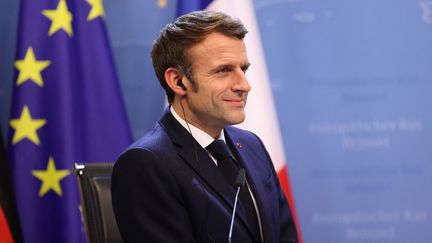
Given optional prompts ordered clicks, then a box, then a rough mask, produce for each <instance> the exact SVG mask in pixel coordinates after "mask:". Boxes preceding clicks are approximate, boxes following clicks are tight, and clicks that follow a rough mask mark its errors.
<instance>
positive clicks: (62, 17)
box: [42, 0, 73, 36]
mask: <svg viewBox="0 0 432 243" xmlns="http://www.w3.org/2000/svg"><path fill="white" fill-rule="evenodd" d="M42 14H43V15H45V17H47V18H49V19H50V20H51V27H50V29H49V32H48V35H49V36H51V35H53V34H54V33H55V32H57V31H58V30H60V29H63V30H64V31H66V33H67V34H68V35H69V36H72V18H73V17H72V13H71V12H69V9H68V8H67V5H66V0H60V1H59V3H58V5H57V8H56V9H55V10H47V9H46V10H43V11H42Z"/></svg>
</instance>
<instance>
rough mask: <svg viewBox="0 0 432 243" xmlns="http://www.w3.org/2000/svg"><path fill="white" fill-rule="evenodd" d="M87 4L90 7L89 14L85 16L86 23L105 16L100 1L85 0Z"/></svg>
mask: <svg viewBox="0 0 432 243" xmlns="http://www.w3.org/2000/svg"><path fill="white" fill-rule="evenodd" d="M87 3H88V4H90V5H91V10H90V13H89V15H88V16H87V21H92V20H93V19H95V18H97V17H104V16H105V10H104V7H103V4H102V0H87Z"/></svg>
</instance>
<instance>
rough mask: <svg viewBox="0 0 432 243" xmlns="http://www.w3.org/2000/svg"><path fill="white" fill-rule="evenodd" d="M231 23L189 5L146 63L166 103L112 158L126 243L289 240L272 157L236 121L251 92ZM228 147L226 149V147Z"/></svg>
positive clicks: (237, 31)
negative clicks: (242, 174) (242, 178)
mask: <svg viewBox="0 0 432 243" xmlns="http://www.w3.org/2000/svg"><path fill="white" fill-rule="evenodd" d="M246 33H247V30H246V29H245V28H244V26H243V25H242V23H241V22H240V21H239V20H236V19H233V18H231V17H229V16H227V15H225V14H223V13H220V12H211V11H199V12H194V13H191V14H187V15H184V16H181V17H179V18H178V19H176V20H175V21H174V22H172V23H171V24H168V25H167V26H166V27H165V28H164V29H163V30H162V31H161V32H160V33H159V36H158V37H157V39H156V40H155V42H154V45H153V49H152V61H153V66H154V69H155V73H156V75H157V77H158V79H159V81H160V83H161V85H162V87H163V88H164V89H165V92H166V94H167V96H168V101H169V103H170V107H169V109H167V111H165V114H164V115H163V117H162V118H161V119H160V120H159V122H158V123H157V124H156V126H155V128H154V129H153V130H152V131H151V132H149V133H148V134H147V135H145V136H144V137H143V138H142V139H140V140H139V141H138V142H136V143H135V144H133V145H132V146H131V147H129V148H128V149H127V150H126V151H125V152H124V153H123V154H122V155H121V156H120V157H119V159H118V161H117V162H116V165H115V167H114V171H113V175H112V201H113V208H114V212H115V215H116V219H117V223H118V226H119V229H120V233H121V235H122V237H123V239H124V240H125V241H126V242H228V235H229V228H230V222H231V214H232V212H233V205H234V198H235V195H236V188H237V187H238V186H239V185H234V184H235V183H234V182H235V180H236V175H237V174H238V173H239V171H240V170H241V168H244V169H245V171H246V183H245V185H244V186H243V187H242V188H241V192H240V196H239V201H238V205H237V211H236V214H235V218H234V225H233V230H232V242H266V243H267V242H297V235H296V230H295V227H294V223H293V220H292V217H291V213H290V209H289V206H288V204H287V201H286V199H285V197H284V194H283V192H282V190H281V188H280V185H279V182H278V179H277V175H276V173H275V170H274V168H273V165H272V161H271V159H270V157H269V155H268V153H267V151H266V149H265V148H264V145H263V144H262V142H261V140H260V139H259V138H258V137H257V136H256V135H254V134H252V133H250V132H248V131H244V130H241V129H238V128H234V127H231V126H230V125H234V124H238V123H241V122H243V120H244V119H245V112H244V108H245V105H246V100H247V95H248V92H249V90H250V89H251V88H250V86H249V83H248V81H247V79H246V76H245V72H246V70H247V69H248V67H249V61H248V58H247V54H246V48H245V44H244V42H243V38H244V36H245V34H246ZM227 145H228V147H227Z"/></svg>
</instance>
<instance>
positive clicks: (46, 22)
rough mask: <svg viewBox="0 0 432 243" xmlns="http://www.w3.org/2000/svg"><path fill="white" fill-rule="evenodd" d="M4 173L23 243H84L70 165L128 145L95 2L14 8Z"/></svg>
mask: <svg viewBox="0 0 432 243" xmlns="http://www.w3.org/2000/svg"><path fill="white" fill-rule="evenodd" d="M20 4H21V5H20V16H19V18H20V19H19V27H18V45H17V53H16V61H15V68H16V78H15V80H14V85H13V89H14V90H13V100H12V109H11V116H10V122H9V124H10V133H9V138H10V144H9V154H10V160H11V161H10V162H11V163H10V168H11V170H12V177H13V182H14V187H15V194H16V200H17V204H18V211H19V216H20V221H21V224H22V231H23V238H24V241H25V242H56V243H57V242H83V241H84V238H85V237H84V234H83V232H84V229H83V226H82V222H81V218H80V208H79V204H80V203H79V191H78V187H77V181H76V178H75V176H74V175H73V172H72V168H73V164H74V163H75V162H107V161H114V160H115V159H116V157H117V155H118V154H119V153H120V152H121V151H122V150H123V149H124V148H126V147H127V145H128V144H129V143H130V142H131V141H132V137H131V133H130V130H129V127H128V121H127V116H126V112H125V109H124V105H123V101H122V97H121V93H120V89H119V84H118V81H117V78H116V72H115V68H114V64H113V59H112V54H111V51H110V46H109V42H108V37H107V32H106V29H105V23H104V8H103V6H102V1H101V0H87V1H84V0H82V1H66V0H49V1H48V0H47V1H34V0H22V1H20Z"/></svg>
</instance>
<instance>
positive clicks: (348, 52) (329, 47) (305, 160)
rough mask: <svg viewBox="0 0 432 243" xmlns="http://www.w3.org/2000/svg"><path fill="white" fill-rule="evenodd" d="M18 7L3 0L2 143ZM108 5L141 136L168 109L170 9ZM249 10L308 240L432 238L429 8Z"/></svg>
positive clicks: (340, 1)
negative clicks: (161, 49)
mask: <svg viewBox="0 0 432 243" xmlns="http://www.w3.org/2000/svg"><path fill="white" fill-rule="evenodd" d="M18 5H19V1H13V0H6V1H0V37H1V38H0V122H1V127H2V130H3V134H4V135H5V137H4V138H3V139H4V141H5V142H6V139H7V138H6V136H7V134H8V132H7V131H8V129H9V125H8V117H9V110H10V100H11V91H12V81H13V76H14V72H15V69H14V64H13V63H14V59H15V41H16V31H17V29H16V28H17V16H18ZM104 5H105V10H106V22H107V26H108V31H109V34H110V40H111V45H112V49H113V52H114V57H115V63H116V66H117V71H118V75H119V79H120V82H121V87H122V91H123V94H124V100H125V103H126V105H127V110H128V115H129V121H130V124H131V127H132V129H133V134H134V137H135V139H137V138H139V137H140V136H142V135H143V134H144V133H145V132H146V131H148V130H149V129H150V128H151V127H153V125H154V123H155V121H156V120H157V119H158V117H159V116H160V114H161V113H162V111H163V109H164V94H163V92H162V89H161V88H160V87H159V84H158V82H157V80H156V78H155V76H154V74H153V70H152V67H151V62H150V56H149V50H150V47H151V43H152V40H153V38H154V37H155V35H156V34H157V32H158V30H159V29H160V28H161V27H162V26H164V25H165V24H166V23H168V22H169V21H170V20H171V19H173V17H174V15H175V9H176V2H175V1H170V0H166V1H157V0H149V1H141V0H128V1H116V0H105V1H104ZM254 5H255V11H256V15H257V18H258V21H259V26H260V31H261V38H262V41H263V45H264V50H265V55H266V61H267V66H268V70H269V75H270V79H271V87H272V91H273V96H274V99H275V104H276V108H277V112H278V117H279V123H280V126H281V132H282V137H283V141H284V148H285V153H286V156H287V159H288V162H287V164H288V171H289V175H290V179H291V186H292V189H293V194H294V198H295V201H296V209H297V212H298V215H299V221H300V225H301V230H302V233H303V238H304V241H305V242H307V243H309V242H323V243H324V242H325V243H328V242H392V243H394V242H400V243H402V242H432V231H431V230H430V229H431V228H432V216H431V215H432V150H431V148H430V147H431V144H432V111H431V108H430V106H431V104H432V96H431V94H430V93H431V92H432V44H431V43H432V1H431V0H399V1H392V0H381V1H376V0H362V1H356V0H254ZM251 85H252V88H253V84H251ZM263 125H264V124H263Z"/></svg>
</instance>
